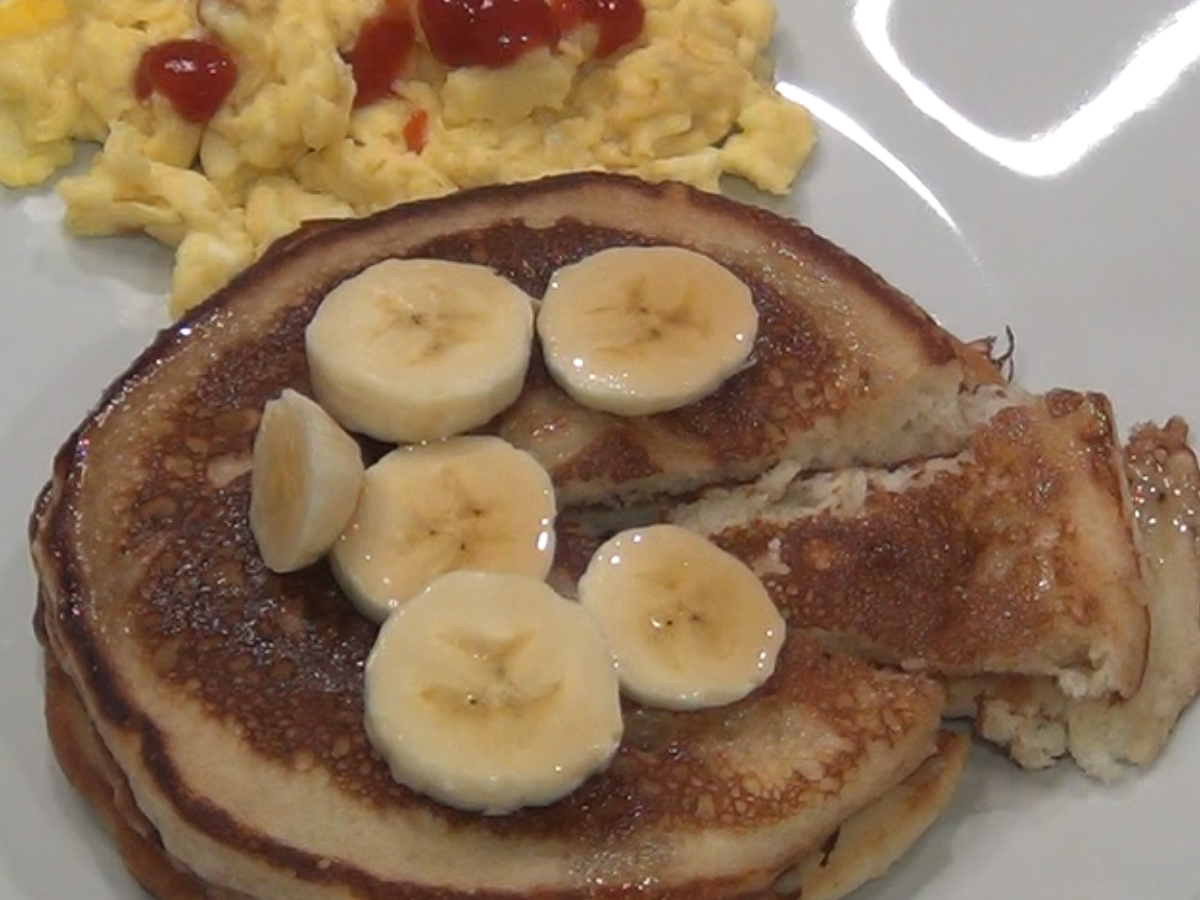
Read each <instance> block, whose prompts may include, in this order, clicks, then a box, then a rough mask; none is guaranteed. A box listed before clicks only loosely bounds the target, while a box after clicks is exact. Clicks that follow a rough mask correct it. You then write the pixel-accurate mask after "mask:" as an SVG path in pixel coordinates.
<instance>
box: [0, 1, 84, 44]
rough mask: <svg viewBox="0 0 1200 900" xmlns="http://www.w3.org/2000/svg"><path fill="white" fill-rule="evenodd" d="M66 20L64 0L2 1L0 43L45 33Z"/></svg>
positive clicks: (0, 5)
mask: <svg viewBox="0 0 1200 900" xmlns="http://www.w3.org/2000/svg"><path fill="white" fill-rule="evenodd" d="M66 18H67V3H66V0H2V2H0V41H4V40H8V39H10V38H20V37H28V36H29V35H31V34H37V33H38V32H41V31H46V30H47V29H50V28H53V27H54V26H55V25H58V24H59V23H60V22H64V21H66Z"/></svg>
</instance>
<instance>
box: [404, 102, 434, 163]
mask: <svg viewBox="0 0 1200 900" xmlns="http://www.w3.org/2000/svg"><path fill="white" fill-rule="evenodd" d="M428 138H429V113H428V112H426V111H425V110H423V109H418V110H417V111H416V112H414V113H413V114H412V115H411V116H409V117H408V121H407V122H405V123H404V145H405V146H406V147H408V149H409V150H411V151H412V152H413V153H420V152H421V151H422V150H424V149H425V142H426V140H428Z"/></svg>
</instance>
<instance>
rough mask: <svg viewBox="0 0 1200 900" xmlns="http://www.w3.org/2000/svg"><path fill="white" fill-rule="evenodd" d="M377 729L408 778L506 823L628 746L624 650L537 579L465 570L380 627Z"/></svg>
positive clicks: (371, 706) (371, 682) (381, 745)
mask: <svg viewBox="0 0 1200 900" xmlns="http://www.w3.org/2000/svg"><path fill="white" fill-rule="evenodd" d="M366 729H367V734H368V735H369V736H370V738H371V741H372V742H373V743H374V745H375V747H376V749H377V750H378V751H379V752H380V753H381V754H382V755H383V757H384V758H385V759H386V760H387V762H388V765H389V766H390V767H391V770H392V774H393V776H394V777H395V778H396V780H397V781H399V782H401V783H402V784H405V785H407V786H409V787H411V788H412V789H413V790H416V791H419V792H421V793H424V794H427V795H429V796H431V797H433V798H434V799H436V800H438V801H440V802H442V803H445V804H447V805H450V806H455V807H458V808H461V809H468V810H477V811H481V812H484V813H489V814H493V815H497V814H502V813H507V812H511V811H513V810H515V809H518V808H520V807H524V806H542V805H545V804H547V803H551V802H553V801H555V800H557V799H559V798H560V797H562V796H565V795H566V794H567V793H569V792H570V791H572V790H573V789H574V788H575V787H577V786H578V785H579V784H580V783H582V782H583V781H584V779H586V778H587V777H588V776H589V775H590V774H592V773H593V772H596V771H599V770H600V769H603V768H604V767H605V766H607V765H608V762H609V760H610V759H611V758H612V756H613V754H614V753H615V752H616V749H617V746H618V744H619V743H620V740H621V734H622V729H623V724H622V719H621V705H620V689H619V687H618V684H617V676H616V668H615V665H614V663H613V657H612V653H611V652H610V651H609V650H608V647H607V646H606V645H605V643H604V639H603V637H602V636H601V634H600V630H599V628H598V627H597V626H596V623H595V621H594V620H593V619H592V617H591V616H589V615H588V614H587V612H585V611H584V610H583V609H582V608H580V606H579V605H578V604H577V603H572V602H571V601H569V600H566V599H564V598H563V597H560V596H559V595H558V594H556V593H555V592H554V591H553V590H552V589H551V588H550V587H549V586H547V585H546V584H545V583H544V582H541V581H538V580H536V579H533V578H529V577H527V576H523V575H508V574H503V573H495V572H467V571H457V572H451V573H448V574H446V575H443V576H441V577H440V578H438V579H436V580H435V581H433V582H432V583H431V584H430V585H429V586H428V587H427V588H425V590H424V591H422V592H421V593H420V594H418V595H417V596H416V597H414V598H413V599H412V600H410V601H409V602H408V603H407V604H405V605H404V606H403V607H401V608H400V609H399V610H397V612H396V614H395V615H393V616H391V617H390V618H389V619H388V620H387V621H386V622H385V623H384V624H383V627H382V628H381V629H380V632H379V636H378V638H377V639H376V642H375V646H374V647H373V648H372V650H371V654H370V656H369V657H368V659H367V668H366Z"/></svg>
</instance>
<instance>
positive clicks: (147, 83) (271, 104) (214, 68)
mask: <svg viewBox="0 0 1200 900" xmlns="http://www.w3.org/2000/svg"><path fill="white" fill-rule="evenodd" d="M774 24H775V10H774V7H773V6H772V5H771V3H770V0H737V2H728V0H607V2H605V3H595V2H590V0H507V2H504V3H494V4H493V3H479V2H478V0H441V2H430V0H412V2H407V0H279V2H273V3H260V2H241V0H162V2H156V3H154V4H152V5H150V6H147V4H146V3H144V2H141V0H116V2H108V3H101V2H96V0H6V2H4V3H2V4H0V184H6V185H10V186H24V185H35V184H40V183H43V182H44V181H46V180H47V179H48V178H50V177H51V176H52V175H53V174H54V173H55V172H56V171H58V170H60V169H61V168H62V167H64V166H66V165H68V164H69V163H70V162H71V161H72V160H73V158H74V157H75V153H76V143H77V142H80V141H86V142H95V143H97V144H100V145H101V147H100V149H99V150H98V151H97V153H96V155H95V156H94V157H93V158H91V160H90V162H89V163H88V164H87V166H86V169H85V171H83V172H82V173H73V174H71V175H69V176H68V177H65V178H64V179H63V180H62V181H61V182H60V184H59V189H60V193H61V195H62V197H63V199H64V200H65V201H66V205H67V215H66V221H67V226H68V228H69V229H70V230H71V231H73V232H75V233H77V234H83V235H98V234H114V233H125V232H130V231H144V232H145V233H147V234H149V235H151V236H152V237H154V238H155V239H157V240H159V241H161V242H163V243H165V244H168V245H170V246H172V247H174V248H176V249H175V274H174V280H173V284H172V308H173V310H174V311H175V312H179V311H182V310H183V309H185V308H186V307H188V306H190V305H192V304H193V303H196V302H197V301H199V300H200V299H202V298H203V297H205V296H207V294H208V293H210V292H211V291H213V290H215V289H216V288H218V287H220V286H221V285H222V284H224V283H225V282H226V281H227V280H228V279H229V277H230V276H231V275H233V274H234V273H235V272H237V271H238V270H240V269H241V268H243V267H244V266H246V265H247V264H248V263H249V262H250V261H251V260H253V259H255V258H256V257H257V256H259V255H260V254H261V253H262V252H263V251H264V250H265V249H266V248H267V247H268V246H269V245H270V244H271V242H272V241H274V240H275V239H276V238H279V237H281V236H282V235H284V234H287V233H289V232H290V231H292V230H293V229H294V228H295V227H296V226H297V225H298V224H299V223H300V222H302V221H305V220H307V219H313V218H319V217H331V216H351V215H362V214H365V213H369V212H373V211H376V210H379V209H382V208H386V207H388V206H391V205H392V204H395V203H397V202H400V201H404V200H410V199H414V198H419V197H428V196H434V195H439V194H444V193H447V192H450V191H453V190H456V189H459V188H466V187H473V186H478V185H482V184H490V183H497V182H513V181H523V180H528V179H531V178H536V177H539V176H542V175H545V174H549V173H554V172H563V171H568V170H579V169H604V170H609V171H619V172H628V173H635V174H638V175H640V176H642V177H645V178H649V179H653V180H660V179H668V178H669V179H674V180H678V181H685V182H689V183H692V184H696V185H699V186H701V187H704V188H706V189H709V190H716V189H717V187H718V183H719V180H720V178H721V177H722V176H723V175H733V176H738V177H742V178H746V179H749V180H750V181H751V182H752V183H753V184H754V185H756V186H757V187H758V188H760V189H763V190H766V191H771V192H775V193H783V192H785V191H786V190H787V189H788V186H789V185H790V183H791V182H792V180H793V178H794V177H795V175H796V173H797V171H798V170H799V169H800V167H801V166H802V165H803V163H804V161H805V159H806V157H807V155H808V153H809V151H810V149H811V147H812V144H813V127H812V123H811V121H810V119H809V116H808V114H807V112H806V111H805V110H803V109H802V108H800V107H799V106H797V105H795V104H794V103H791V102H789V101H787V100H785V99H784V98H782V97H781V96H780V95H779V94H778V93H777V92H776V91H775V90H774V88H773V86H772V84H771V83H770V80H769V68H770V67H769V63H768V60H767V58H766V55H765V54H766V50H767V47H768V44H769V42H770V40H771V37H772V32H773V30H774ZM514 35H515V37H514Z"/></svg>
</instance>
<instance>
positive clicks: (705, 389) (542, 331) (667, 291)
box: [537, 247, 758, 416]
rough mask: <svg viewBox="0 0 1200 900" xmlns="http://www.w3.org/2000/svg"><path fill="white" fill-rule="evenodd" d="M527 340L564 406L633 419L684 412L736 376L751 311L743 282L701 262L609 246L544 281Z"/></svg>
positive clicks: (662, 251) (752, 326)
mask: <svg viewBox="0 0 1200 900" xmlns="http://www.w3.org/2000/svg"><path fill="white" fill-rule="evenodd" d="M537 331H538V336H539V338H540V339H541V343H542V349H543V351H544V355H545V358H546V367H547V369H548V370H549V371H550V374H551V376H552V377H553V378H554V380H555V381H557V382H558V383H559V384H560V385H561V386H562V388H563V389H564V390H565V391H566V392H567V393H568V394H569V395H570V396H571V397H572V398H574V399H575V400H576V401H577V402H579V403H581V404H583V405H585V406H590V407H592V408H594V409H600V410H604V411H606V412H611V413H617V414H619V415H626V416H639V415H647V414H650V413H656V412H663V411H665V410H669V409H677V408H679V407H681V406H686V405H687V404H689V403H692V402H694V401H696V400H699V399H700V398H701V397H704V396H706V395H708V394H710V393H712V392H713V391H715V390H716V389H717V388H718V387H719V386H720V385H721V383H722V382H723V381H724V380H725V379H726V378H728V377H729V376H730V375H732V374H734V373H735V372H737V371H738V370H739V369H741V368H742V367H743V366H744V365H745V364H746V360H747V359H748V358H749V356H750V351H751V349H752V348H753V345H754V337H755V335H756V334H757V332H758V311H757V309H756V308H755V306H754V303H753V301H752V300H751V296H750V289H749V288H748V287H747V286H746V285H745V283H744V282H742V281H741V279H739V278H738V277H737V276H736V275H734V274H733V273H732V272H730V271H729V270H728V269H726V268H725V267H724V266H722V265H720V264H719V263H717V262H715V261H714V260H712V259H710V258H709V257H707V256H704V255H703V254H700V253H696V252H695V251H692V250H684V249H682V248H680V247H614V248H610V249H608V250H602V251H600V252H599V253H596V254H594V255H592V256H589V257H586V258H585V259H583V260H581V261H580V262H577V263H574V264H572V265H568V266H564V267H563V268H561V269H559V270H558V271H557V272H555V273H554V275H553V276H552V277H551V280H550V287H549V289H548V290H547V291H546V295H545V297H544V298H543V299H542V304H541V310H540V311H539V313H538V318H537Z"/></svg>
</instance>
